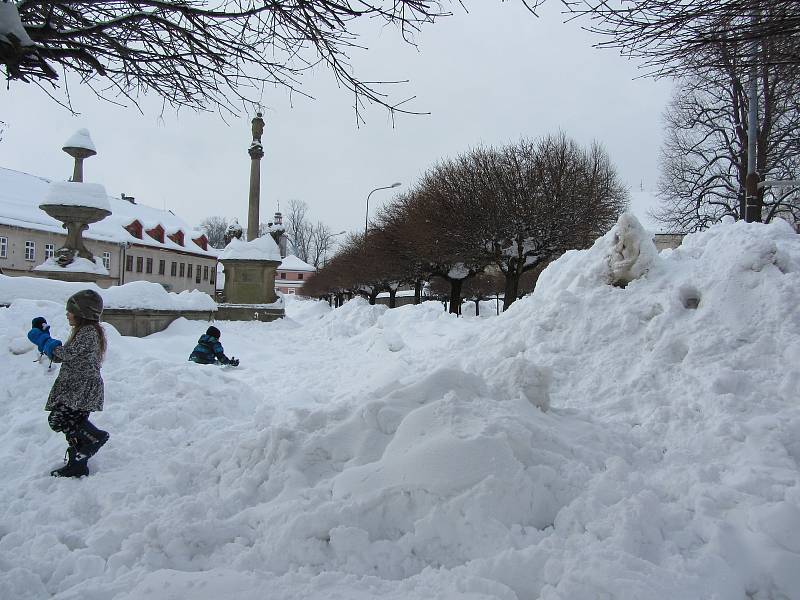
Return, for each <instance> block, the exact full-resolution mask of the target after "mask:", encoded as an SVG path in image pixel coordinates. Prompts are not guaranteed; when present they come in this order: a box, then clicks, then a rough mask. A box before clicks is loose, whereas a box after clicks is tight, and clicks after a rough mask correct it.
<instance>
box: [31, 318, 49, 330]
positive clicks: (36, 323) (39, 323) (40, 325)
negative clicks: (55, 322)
mask: <svg viewBox="0 0 800 600" xmlns="http://www.w3.org/2000/svg"><path fill="white" fill-rule="evenodd" d="M31 327H33V328H34V329H41V330H42V331H49V330H50V325H48V324H47V320H46V319H45V318H44V317H36V318H35V319H34V320H33V321H31Z"/></svg>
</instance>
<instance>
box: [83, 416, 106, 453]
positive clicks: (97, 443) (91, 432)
mask: <svg viewBox="0 0 800 600" xmlns="http://www.w3.org/2000/svg"><path fill="white" fill-rule="evenodd" d="M75 437H76V442H77V443H76V444H75V447H76V448H77V449H78V451H79V452H80V453H81V454H85V455H86V458H91V457H92V456H94V455H95V454H97V451H98V450H100V448H102V447H103V445H104V444H105V443H106V442H107V441H108V438H109V437H110V436H109V435H108V432H107V431H103V430H102V429H98V428H97V427H95V426H94V424H92V422H91V421H90V420H89V419H86V420H85V421H83V422H82V423H81V424H80V425H78V428H77V429H76V430H75Z"/></svg>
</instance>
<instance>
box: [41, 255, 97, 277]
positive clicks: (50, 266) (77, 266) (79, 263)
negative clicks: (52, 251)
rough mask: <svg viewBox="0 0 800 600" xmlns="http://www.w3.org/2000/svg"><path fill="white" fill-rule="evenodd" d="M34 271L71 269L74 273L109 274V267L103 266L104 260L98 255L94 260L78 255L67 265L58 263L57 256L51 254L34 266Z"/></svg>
mask: <svg viewBox="0 0 800 600" xmlns="http://www.w3.org/2000/svg"><path fill="white" fill-rule="evenodd" d="M33 270H34V271H69V272H72V273H96V274H98V275H108V269H106V268H105V267H104V266H103V261H102V260H101V259H99V258H97V257H95V259H94V260H93V261H91V260H89V259H88V258H83V257H81V256H76V257H75V258H73V259H72V262H71V263H69V264H68V265H67V266H66V267H62V266H61V265H60V264H58V260H57V259H56V257H55V256H51V257H50V258H48V259H47V260H46V261H44V262H43V263H42V264H40V265H36V266H35V267H34V268H33Z"/></svg>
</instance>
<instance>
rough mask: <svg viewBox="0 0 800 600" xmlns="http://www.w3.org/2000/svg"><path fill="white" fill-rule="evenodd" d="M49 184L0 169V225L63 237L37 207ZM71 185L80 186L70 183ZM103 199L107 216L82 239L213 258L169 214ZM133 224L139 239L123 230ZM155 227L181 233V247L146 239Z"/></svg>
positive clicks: (59, 228)
mask: <svg viewBox="0 0 800 600" xmlns="http://www.w3.org/2000/svg"><path fill="white" fill-rule="evenodd" d="M52 183H53V182H52V181H51V180H49V179H46V178H44V177H37V176H36V175H31V174H29V173H23V172H21V171H14V170H12V169H5V168H3V167H0V223H2V224H5V225H13V226H16V227H27V228H29V229H36V230H39V231H47V232H50V233H58V234H63V233H64V229H63V227H62V226H61V222H60V221H57V220H56V219H54V218H52V217H50V216H49V215H47V213H45V212H44V211H43V210H41V209H40V208H39V205H40V204H42V203H43V202H44V201H45V199H46V198H47V195H48V192H49V191H50V189H51V188H50V186H51V184H52ZM66 183H68V182H58V183H57V184H56V187H57V188H58V189H61V187H62V186H63V185H64V184H66ZM71 185H81V184H74V183H73V184H71ZM82 185H83V186H86V185H88V184H85V183H84V184H82ZM95 185H96V184H95ZM101 187H102V186H101ZM107 200H108V208H109V210H111V215H110V216H108V217H106V218H105V219H103V220H102V221H99V222H97V223H92V224H91V225H89V229H88V230H87V231H85V232H84V233H83V237H84V238H86V239H92V240H100V241H105V242H115V243H122V242H129V243H131V244H137V245H140V246H152V247H155V248H165V249H169V250H176V251H181V252H187V253H189V254H198V255H201V256H207V257H215V256H217V254H218V252H217V251H216V250H214V249H213V248H211V247H209V249H208V250H203V249H202V248H201V247H200V246H198V245H197V244H195V243H194V241H192V238H193V237H195V238H196V237H197V236H196V235H195V232H194V229H193V228H192V227H191V226H190V225H189V224H188V223H186V221H184V220H183V219H181V218H180V217H178V216H176V215H175V214H174V213H172V212H171V211H168V210H161V209H158V208H153V207H152V206H146V205H144V204H138V203H137V204H134V203H132V202H129V201H128V200H122V199H121V198H113V197H110V196H107ZM134 221H139V222H140V223H141V224H142V228H143V230H145V231H143V232H142V238H141V239H139V238H137V237H135V236H134V235H132V234H131V233H130V232H129V231H128V230H126V229H125V227H126V226H128V225H130V224H131V223H133V222H134ZM157 225H161V226H162V227H163V229H164V231H165V232H167V233H168V234H169V233H175V232H177V231H183V233H184V245H183V246H181V245H179V244H178V243H176V242H174V241H173V240H171V239H169V238H168V237H166V236H165V237H164V241H163V242H160V241H158V240H156V239H154V238H152V237H150V236H149V235H148V234H147V233H146V230H148V229H153V228H155V227H156V226H157Z"/></svg>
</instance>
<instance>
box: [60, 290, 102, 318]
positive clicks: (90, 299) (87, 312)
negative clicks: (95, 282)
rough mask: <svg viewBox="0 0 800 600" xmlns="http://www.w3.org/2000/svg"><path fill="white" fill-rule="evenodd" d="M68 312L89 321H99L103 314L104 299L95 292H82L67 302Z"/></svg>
mask: <svg viewBox="0 0 800 600" xmlns="http://www.w3.org/2000/svg"><path fill="white" fill-rule="evenodd" d="M67 311H68V312H71V313H72V314H73V315H75V316H77V317H81V318H82V319H86V320H87V321H99V320H100V316H101V315H102V314H103V299H102V298H101V297H100V294H98V293H97V292H95V291H94V290H81V291H80V292H77V293H76V294H73V295H72V296H70V298H69V300H67Z"/></svg>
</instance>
